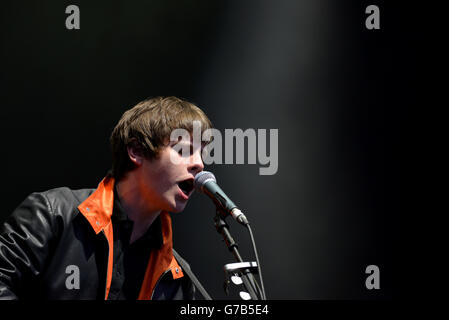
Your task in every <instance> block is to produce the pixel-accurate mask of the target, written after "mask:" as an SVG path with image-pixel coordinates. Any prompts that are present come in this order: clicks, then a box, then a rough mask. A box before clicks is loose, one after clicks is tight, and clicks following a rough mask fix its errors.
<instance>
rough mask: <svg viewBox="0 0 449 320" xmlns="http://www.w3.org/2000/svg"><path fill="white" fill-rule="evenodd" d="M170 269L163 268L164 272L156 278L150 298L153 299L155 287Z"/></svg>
mask: <svg viewBox="0 0 449 320" xmlns="http://www.w3.org/2000/svg"><path fill="white" fill-rule="evenodd" d="M170 270H171V269H168V270H165V271H164V273H163V274H162V275H161V276H160V277H159V279H157V281H156V284H155V285H154V288H153V291H152V292H151V297H150V300H153V296H154V293H155V292H156V288H157V286H158V285H159V282H160V281H161V279H162V278H163V277H164V276H165V275H166V274H167V273H168V272H169V271H170Z"/></svg>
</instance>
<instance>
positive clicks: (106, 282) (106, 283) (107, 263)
mask: <svg viewBox="0 0 449 320" xmlns="http://www.w3.org/2000/svg"><path fill="white" fill-rule="evenodd" d="M101 234H102V235H103V236H104V239H105V240H106V243H107V248H108V251H107V255H106V257H107V258H106V259H107V260H106V261H107V262H106V279H105V281H104V291H103V297H104V300H107V299H108V297H106V290H107V288H108V269H109V242H108V238H107V237H106V234H105V233H104V230H101Z"/></svg>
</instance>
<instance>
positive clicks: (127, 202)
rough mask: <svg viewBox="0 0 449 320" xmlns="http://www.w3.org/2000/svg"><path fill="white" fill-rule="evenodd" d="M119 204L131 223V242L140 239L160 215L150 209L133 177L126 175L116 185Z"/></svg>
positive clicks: (155, 209) (155, 210)
mask: <svg viewBox="0 0 449 320" xmlns="http://www.w3.org/2000/svg"><path fill="white" fill-rule="evenodd" d="M116 188H117V194H118V196H119V198H120V203H121V205H122V207H123V209H124V210H125V212H126V214H127V216H128V218H129V219H130V220H131V221H133V231H132V233H131V240H130V241H131V242H133V241H134V240H136V239H138V238H140V237H141V236H142V235H143V234H144V233H145V232H146V231H147V230H148V228H149V227H150V226H151V224H152V223H153V222H154V220H156V218H157V217H158V216H159V214H160V213H161V210H160V209H157V208H151V204H149V203H148V201H146V197H145V195H144V194H142V193H141V191H140V188H139V183H138V181H137V180H136V179H135V177H134V175H132V174H127V175H126V176H125V177H124V178H123V179H122V180H120V181H118V182H117V183H116Z"/></svg>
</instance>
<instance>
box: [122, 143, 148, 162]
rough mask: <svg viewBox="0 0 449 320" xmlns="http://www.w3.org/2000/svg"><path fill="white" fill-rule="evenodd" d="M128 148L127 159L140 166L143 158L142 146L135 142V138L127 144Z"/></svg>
mask: <svg viewBox="0 0 449 320" xmlns="http://www.w3.org/2000/svg"><path fill="white" fill-rule="evenodd" d="M126 149H127V150H128V157H129V159H130V160H131V161H132V162H133V163H134V164H135V165H136V166H137V167H140V166H141V165H142V163H143V160H144V158H145V157H144V152H143V149H142V146H141V145H140V144H139V143H138V142H137V140H135V139H133V140H132V141H131V142H130V143H129V144H128V146H127V147H126Z"/></svg>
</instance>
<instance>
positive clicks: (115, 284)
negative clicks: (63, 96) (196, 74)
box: [0, 97, 212, 300]
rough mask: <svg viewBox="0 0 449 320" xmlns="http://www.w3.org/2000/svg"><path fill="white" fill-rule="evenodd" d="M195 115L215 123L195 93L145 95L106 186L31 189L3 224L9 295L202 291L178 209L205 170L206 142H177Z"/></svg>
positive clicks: (0, 271) (130, 296)
mask: <svg viewBox="0 0 449 320" xmlns="http://www.w3.org/2000/svg"><path fill="white" fill-rule="evenodd" d="M194 121H200V123H201V128H202V131H204V130H207V129H209V128H211V127H212V125H211V122H210V121H209V119H208V118H207V116H206V115H205V114H204V113H203V111H201V110H200V109H199V108H198V107H197V106H195V105H193V104H191V103H189V102H187V101H184V100H181V99H178V98H175V97H167V98H162V97H158V98H153V99H149V100H145V101H143V102H140V103H139V104H137V105H136V106H135V107H133V108H132V109H130V110H128V111H126V112H125V113H124V114H123V116H122V118H121V119H120V121H119V122H118V124H117V126H116V127H115V128H114V130H113V132H112V135H111V139H110V142H111V148H112V171H111V172H110V173H109V174H108V175H107V176H106V177H105V178H104V179H103V180H102V181H101V182H100V183H99V185H98V187H97V189H95V190H94V189H82V190H71V189H69V188H65V187H64V188H57V189H52V190H49V191H46V192H41V193H33V194H31V195H30V196H28V197H27V198H26V199H25V201H24V202H23V203H22V204H21V205H20V206H19V207H18V208H17V209H16V210H15V211H14V212H13V213H12V215H11V216H9V218H8V219H7V220H6V221H5V222H4V223H3V224H2V225H0V299H36V298H41V299H42V298H43V299H110V300H111V299H126V300H135V299H154V300H164V299H193V298H194V291H195V290H194V286H193V285H192V282H191V280H190V279H189V278H188V277H186V276H185V275H184V273H183V268H181V267H180V264H182V265H183V266H186V263H185V261H180V260H182V258H180V257H179V256H178V255H177V258H175V257H174V253H173V245H172V229H171V219H170V215H169V213H170V212H173V213H177V212H181V211H182V210H183V209H184V208H185V206H186V204H187V201H188V200H189V197H190V196H191V195H192V192H193V181H194V177H195V175H196V174H197V173H198V172H200V171H202V170H203V168H204V165H203V161H202V158H201V152H202V148H201V146H198V147H196V149H194V148H193V143H191V142H190V145H189V146H188V147H189V148H190V150H191V152H190V154H188V155H185V154H183V153H181V152H178V151H176V150H175V149H174V148H173V147H174V145H175V144H176V143H184V144H186V143H187V144H189V142H188V141H186V140H181V141H174V142H173V141H170V134H171V132H172V131H173V130H175V129H180V128H182V129H185V130H187V131H189V132H192V130H193V128H192V126H193V122H194ZM178 150H179V148H178ZM173 160H176V161H173Z"/></svg>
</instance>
